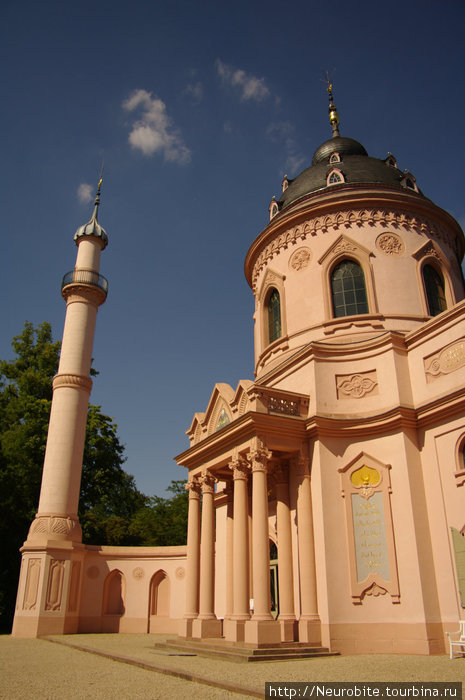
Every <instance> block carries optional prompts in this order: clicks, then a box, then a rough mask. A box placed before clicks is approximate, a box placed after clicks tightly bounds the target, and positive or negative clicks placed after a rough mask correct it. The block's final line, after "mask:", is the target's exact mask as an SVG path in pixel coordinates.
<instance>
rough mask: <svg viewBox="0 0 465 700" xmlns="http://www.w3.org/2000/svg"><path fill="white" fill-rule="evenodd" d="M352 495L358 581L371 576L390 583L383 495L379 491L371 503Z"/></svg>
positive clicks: (356, 494)
mask: <svg viewBox="0 0 465 700" xmlns="http://www.w3.org/2000/svg"><path fill="white" fill-rule="evenodd" d="M351 495H352V520H353V528H354V542H355V559H356V564H357V581H359V582H361V581H365V579H366V578H367V577H368V576H369V575H370V574H378V576H381V578H383V579H385V580H387V581H389V579H390V573H389V555H388V548H387V538H386V523H385V519H384V504H383V494H382V493H381V492H380V491H377V492H375V493H373V495H372V496H371V497H370V498H369V499H368V500H367V499H366V498H363V497H362V496H361V495H360V494H358V493H353V494H351Z"/></svg>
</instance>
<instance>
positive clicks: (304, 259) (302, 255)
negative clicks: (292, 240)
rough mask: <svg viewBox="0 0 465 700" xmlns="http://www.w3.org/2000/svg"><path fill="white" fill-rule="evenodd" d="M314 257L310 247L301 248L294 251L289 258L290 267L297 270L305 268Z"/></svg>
mask: <svg viewBox="0 0 465 700" xmlns="http://www.w3.org/2000/svg"><path fill="white" fill-rule="evenodd" d="M311 259H312V251H311V250H310V248H299V249H298V250H296V251H295V252H294V253H292V255H291V257H290V258H289V267H290V268H292V269H293V270H296V271H297V272H298V271H299V270H304V269H305V268H306V267H308V265H309V263H310V260H311Z"/></svg>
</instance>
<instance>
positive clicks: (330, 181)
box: [326, 168, 345, 186]
mask: <svg viewBox="0 0 465 700" xmlns="http://www.w3.org/2000/svg"><path fill="white" fill-rule="evenodd" d="M341 182H345V180H344V175H343V174H342V173H341V171H340V170H338V168H333V170H331V171H330V172H329V173H328V177H327V178H326V184H327V185H328V186H329V185H337V184H339V183H341Z"/></svg>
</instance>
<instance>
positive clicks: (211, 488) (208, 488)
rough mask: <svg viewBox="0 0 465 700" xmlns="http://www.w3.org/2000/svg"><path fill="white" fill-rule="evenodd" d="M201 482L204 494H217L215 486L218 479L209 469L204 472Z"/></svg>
mask: <svg viewBox="0 0 465 700" xmlns="http://www.w3.org/2000/svg"><path fill="white" fill-rule="evenodd" d="M199 481H200V484H201V487H202V493H215V484H216V482H217V481H218V479H216V478H215V477H214V476H213V474H212V473H211V472H210V471H208V469H204V470H203V472H202V475H201V476H200V478H199Z"/></svg>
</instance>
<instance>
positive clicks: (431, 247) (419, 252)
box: [412, 240, 450, 270]
mask: <svg viewBox="0 0 465 700" xmlns="http://www.w3.org/2000/svg"><path fill="white" fill-rule="evenodd" d="M412 257H414V258H415V260H418V261H419V260H423V259H424V258H434V259H435V260H437V261H438V262H439V263H441V265H444V267H445V268H446V270H450V263H449V261H448V260H447V258H446V257H445V256H444V254H443V252H442V250H441V249H440V248H439V246H438V245H436V243H435V242H434V241H431V240H428V241H425V243H423V244H422V245H421V246H420V247H419V248H417V249H416V250H415V252H414V253H412Z"/></svg>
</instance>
